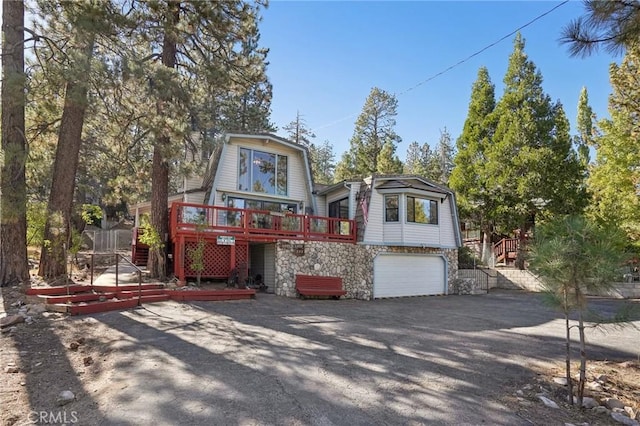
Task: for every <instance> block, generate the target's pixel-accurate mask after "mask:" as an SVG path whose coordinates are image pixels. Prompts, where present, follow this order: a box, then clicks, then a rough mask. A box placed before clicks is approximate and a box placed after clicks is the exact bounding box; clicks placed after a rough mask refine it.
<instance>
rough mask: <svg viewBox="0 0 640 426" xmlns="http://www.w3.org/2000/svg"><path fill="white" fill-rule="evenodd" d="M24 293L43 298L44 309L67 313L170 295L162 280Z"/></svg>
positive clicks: (128, 305)
mask: <svg viewBox="0 0 640 426" xmlns="http://www.w3.org/2000/svg"><path fill="white" fill-rule="evenodd" d="M26 293H27V295H28V296H33V297H37V298H38V299H40V300H42V301H43V302H44V304H45V306H46V308H47V310H49V311H55V312H63V313H67V314H70V315H82V314H94V313H98V312H107V311H114V310H120V309H129V308H133V307H135V306H139V305H141V304H142V303H152V302H161V301H164V300H169V299H171V297H170V295H169V294H167V292H166V290H165V289H164V285H162V284H142V285H140V286H139V285H137V284H136V285H119V286H91V285H70V286H58V287H42V288H37V287H36V288H30V289H27V292H26Z"/></svg>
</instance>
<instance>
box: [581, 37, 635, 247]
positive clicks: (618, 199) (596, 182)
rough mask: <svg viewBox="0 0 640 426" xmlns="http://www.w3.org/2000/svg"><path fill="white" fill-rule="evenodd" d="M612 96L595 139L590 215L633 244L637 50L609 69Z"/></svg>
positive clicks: (630, 50)
mask: <svg viewBox="0 0 640 426" xmlns="http://www.w3.org/2000/svg"><path fill="white" fill-rule="evenodd" d="M609 74H610V80H611V86H612V89H613V93H612V94H611V95H610V96H609V114H610V115H611V119H605V120H601V121H600V122H599V123H598V127H599V128H600V131H601V132H602V134H601V135H599V136H598V137H597V138H596V139H595V146H596V159H595V164H594V166H593V168H592V170H591V174H590V177H589V179H588V188H589V192H590V193H591V195H592V203H591V205H590V206H589V213H590V214H591V215H592V216H595V217H596V218H597V219H599V220H602V221H604V222H607V223H614V224H618V225H619V226H620V227H622V229H624V230H625V232H626V233H627V235H628V236H629V238H630V239H631V240H632V241H633V242H634V244H635V245H637V246H639V245H640V244H639V242H640V225H639V224H640V196H639V194H640V150H638V145H639V144H640V104H639V103H638V99H640V93H639V89H640V88H639V87H638V85H637V83H636V82H637V81H638V79H640V49H639V48H638V47H635V46H634V47H633V48H631V49H629V50H628V51H627V53H626V55H625V57H624V58H623V60H622V63H621V64H620V65H617V64H612V65H611V66H610V70H609Z"/></svg>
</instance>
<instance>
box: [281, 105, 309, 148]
mask: <svg viewBox="0 0 640 426" xmlns="http://www.w3.org/2000/svg"><path fill="white" fill-rule="evenodd" d="M282 130H284V131H285V132H287V139H289V140H290V141H292V142H295V143H297V144H298V145H302V146H306V147H307V148H310V147H311V145H312V144H313V139H315V137H316V135H315V134H314V133H313V131H311V129H310V128H309V126H308V125H307V122H306V121H305V119H304V117H303V116H302V115H301V114H300V111H296V118H295V119H294V120H293V121H292V122H290V123H289V124H287V125H286V126H284V127H282Z"/></svg>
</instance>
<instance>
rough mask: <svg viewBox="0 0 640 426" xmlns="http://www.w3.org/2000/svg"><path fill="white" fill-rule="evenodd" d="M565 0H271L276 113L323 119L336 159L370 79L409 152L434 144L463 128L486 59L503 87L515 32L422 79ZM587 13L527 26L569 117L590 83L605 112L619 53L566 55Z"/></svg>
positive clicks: (568, 8)
mask: <svg viewBox="0 0 640 426" xmlns="http://www.w3.org/2000/svg"><path fill="white" fill-rule="evenodd" d="M559 3H561V2H560V1H496V2H485V1H466V2H458V1H440V2H436V1H414V2H386V1H377V2H369V1H362V2H361V1H350V2H337V1H324V2H307V1H296V2H293V1H273V0H272V1H271V3H270V5H269V8H268V9H267V10H265V11H263V20H262V23H261V26H260V28H261V35H262V36H261V44H262V45H263V46H264V47H267V48H269V49H270V53H269V57H268V59H269V62H270V65H269V68H268V75H269V77H270V79H271V82H272V84H273V101H272V121H273V122H274V123H275V124H276V125H277V126H278V127H279V128H280V129H282V127H283V126H284V125H286V124H287V123H289V122H291V121H292V120H293V119H294V118H295V116H296V111H298V110H299V111H300V113H301V114H302V115H303V118H304V119H305V121H306V122H307V125H308V126H309V127H311V128H312V129H314V132H315V134H316V136H317V137H316V139H315V141H316V142H323V141H325V140H328V141H329V142H330V143H331V144H332V145H333V147H334V152H335V154H336V160H339V159H340V156H341V154H342V153H343V152H344V151H346V150H347V149H348V148H349V139H350V138H351V136H352V134H353V129H354V122H355V120H356V118H357V116H358V114H359V113H360V112H361V110H362V106H363V105H364V102H365V100H366V98H367V96H368V95H369V92H370V90H371V88H372V87H374V86H377V87H379V88H381V89H383V90H386V91H388V92H390V93H394V94H396V95H397V98H398V115H397V117H396V120H397V126H396V131H397V133H398V134H399V135H400V136H401V137H402V139H403V141H402V143H401V144H400V145H399V146H398V150H397V153H398V155H399V156H400V158H402V159H404V157H405V153H406V149H407V146H408V145H409V143H411V142H412V141H414V140H415V141H418V142H419V143H421V144H422V143H424V142H428V143H430V144H431V145H432V146H433V145H435V144H436V143H437V141H438V139H439V136H440V130H441V129H444V128H445V127H446V128H447V129H448V130H449V132H450V133H451V135H452V136H453V138H454V140H455V139H456V138H457V137H458V136H459V134H460V132H461V131H462V126H463V124H464V120H465V118H466V115H467V108H468V104H469V98H470V94H471V86H472V84H473V82H474V81H475V79H476V77H477V72H478V69H479V68H480V67H481V66H486V67H487V68H488V69H489V74H490V76H491V80H492V82H493V83H494V84H495V86H496V97H497V98H499V97H500V96H501V95H502V92H503V84H502V79H503V77H504V74H505V72H506V69H507V65H508V60H509V55H510V53H511V51H512V49H513V38H514V37H513V36H511V37H509V38H507V39H506V40H504V41H502V42H500V43H499V44H497V45H496V46H494V47H492V48H490V49H488V50H486V51H485V52H483V53H481V54H480V55H478V56H476V57H474V58H472V59H470V60H468V61H466V62H465V63H463V64H461V65H459V66H457V67H456V68H454V69H452V70H450V71H448V72H446V73H445V74H443V75H441V76H439V77H437V78H435V79H433V80H431V81H428V82H426V83H424V84H422V85H419V86H418V87H415V86H416V85H418V84H419V83H421V82H424V81H425V80H427V79H428V78H430V77H432V76H433V75H435V74H437V73H438V72H440V71H443V70H444V69H446V68H448V67H449V66H451V65H453V64H455V63H457V62H458V61H460V60H461V59H464V58H466V57H468V56H469V55H471V54H473V53H474V52H476V51H478V50H480V49H482V48H483V47H485V46H487V45H489V44H491V43H493V42H495V41H497V40H499V39H500V38H502V37H504V36H505V35H507V34H509V33H510V32H511V31H513V30H515V29H516V28H518V27H520V26H521V25H524V24H526V23H527V22H529V21H530V20H532V19H533V18H535V17H537V16H538V15H540V14H542V13H544V12H546V11H548V10H549V9H551V8H553V7H554V6H556V5H557V4H559ZM582 13H583V5H582V2H580V1H571V2H569V3H567V4H565V5H563V6H561V7H560V8H558V9H556V10H555V11H554V12H552V13H550V14H549V15H547V16H545V17H543V18H542V19H540V20H538V21H536V22H535V23H533V24H531V25H530V26H528V27H527V28H524V29H523V30H521V33H522V35H523V37H524V38H525V41H526V46H525V51H526V53H527V54H528V56H529V58H530V59H531V60H532V61H533V62H534V63H535V64H536V66H537V67H538V69H539V70H540V71H541V73H542V75H543V78H544V82H543V88H544V90H545V92H546V93H548V94H549V95H550V96H551V98H552V99H554V100H558V99H559V100H560V101H561V102H562V103H563V105H564V108H565V111H566V113H567V116H568V117H569V120H570V121H571V126H572V129H573V128H574V126H575V115H576V106H577V102H578V97H579V94H580V89H581V88H582V86H586V87H587V89H588V91H589V99H590V104H591V106H592V107H593V109H594V112H595V113H596V114H597V115H598V117H599V118H604V117H608V112H607V98H608V96H609V94H610V92H611V86H610V84H609V74H608V69H609V64H610V63H611V62H614V61H618V62H619V60H620V58H617V57H613V56H611V55H609V54H608V53H606V52H599V53H596V54H595V55H593V56H591V57H589V58H586V59H583V58H571V57H569V55H568V53H567V48H566V46H563V45H560V44H559V42H558V39H559V37H560V32H561V29H562V27H563V26H564V25H566V24H567V23H568V22H570V21H571V19H573V18H576V17H578V16H580V15H582ZM410 88H413V89H411V90H409V91H407V90H408V89H410ZM277 133H278V134H281V135H284V132H283V131H282V130H279V131H278V132H277Z"/></svg>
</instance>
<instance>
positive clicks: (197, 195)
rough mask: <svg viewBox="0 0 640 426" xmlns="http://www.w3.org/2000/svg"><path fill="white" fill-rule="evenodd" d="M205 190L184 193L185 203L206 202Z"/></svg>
mask: <svg viewBox="0 0 640 426" xmlns="http://www.w3.org/2000/svg"><path fill="white" fill-rule="evenodd" d="M204 195H205V194H204V191H198V192H190V193H186V194H184V202H185V203H195V204H204V203H205V202H206V201H205V199H204Z"/></svg>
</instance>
